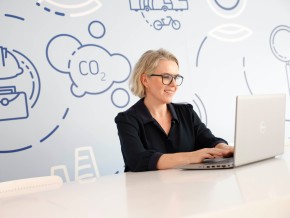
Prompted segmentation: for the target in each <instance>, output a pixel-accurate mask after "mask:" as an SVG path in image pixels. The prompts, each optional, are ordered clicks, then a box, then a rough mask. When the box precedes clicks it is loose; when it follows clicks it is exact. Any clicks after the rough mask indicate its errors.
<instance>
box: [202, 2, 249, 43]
mask: <svg viewBox="0 0 290 218" xmlns="http://www.w3.org/2000/svg"><path fill="white" fill-rule="evenodd" d="M207 3H208V5H209V6H210V8H211V9H212V10H213V11H214V12H215V13H216V14H217V15H218V16H220V17H222V18H226V19H232V18H235V17H237V16H239V15H240V14H241V13H242V12H243V11H244V9H245V7H246V3H247V1H246V0H235V1H223V2H222V3H221V2H219V1H218V0H207ZM208 34H209V36H211V37H213V38H215V39H217V40H220V41H225V42H237V41H242V40H244V39H246V38H248V37H249V36H251V35H252V30H250V29H249V28H247V27H244V26H242V25H239V24H234V23H227V24H222V25H219V26H217V27H215V28H213V29H212V30H210V31H209V33H208Z"/></svg>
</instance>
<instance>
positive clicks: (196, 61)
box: [195, 36, 207, 67]
mask: <svg viewBox="0 0 290 218" xmlns="http://www.w3.org/2000/svg"><path fill="white" fill-rule="evenodd" d="M206 40H207V36H206V37H204V39H203V40H202V42H201V44H200V45H199V48H198V51H197V55H196V60H195V66H196V67H198V62H199V57H200V52H201V48H202V47H203V44H204V43H205V41H206Z"/></svg>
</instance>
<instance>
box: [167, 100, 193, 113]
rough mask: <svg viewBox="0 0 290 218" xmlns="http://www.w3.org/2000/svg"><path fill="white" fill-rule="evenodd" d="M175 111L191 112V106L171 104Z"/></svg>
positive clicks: (185, 103)
mask: <svg viewBox="0 0 290 218" xmlns="http://www.w3.org/2000/svg"><path fill="white" fill-rule="evenodd" d="M171 105H172V106H173V107H174V109H175V110H179V111H193V106H192V105H191V104H189V103H187V102H184V103H172V104H171Z"/></svg>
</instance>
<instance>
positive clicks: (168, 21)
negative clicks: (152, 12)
mask: <svg viewBox="0 0 290 218" xmlns="http://www.w3.org/2000/svg"><path fill="white" fill-rule="evenodd" d="M164 26H172V28H173V29H175V30H178V29H180V26H181V24H180V22H179V21H178V20H174V19H173V18H172V17H171V16H166V18H162V19H161V20H155V21H154V23H153V27H154V28H155V29H156V30H161V29H162V27H164Z"/></svg>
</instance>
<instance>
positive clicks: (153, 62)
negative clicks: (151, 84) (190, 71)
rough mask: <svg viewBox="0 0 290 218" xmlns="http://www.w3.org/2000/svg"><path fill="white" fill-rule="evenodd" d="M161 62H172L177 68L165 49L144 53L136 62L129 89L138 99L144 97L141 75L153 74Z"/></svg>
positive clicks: (173, 57) (176, 61) (172, 57)
mask: <svg viewBox="0 0 290 218" xmlns="http://www.w3.org/2000/svg"><path fill="white" fill-rule="evenodd" d="M161 60H169V61H174V62H175V63H176V64H177V66H178V67H179V63H178V60H177V58H176V57H175V56H174V55H173V54H171V53H170V52H169V51H166V50H165V49H162V48H160V49H158V50H148V51H146V52H145V53H144V54H143V55H142V56H141V57H140V58H139V60H138V61H137V63H136V65H135V67H134V69H133V72H132V75H131V78H130V81H129V88H130V90H131V91H132V93H133V94H134V95H136V96H138V97H139V98H143V97H145V95H146V91H145V87H144V86H143V84H142V82H141V75H142V74H143V73H146V74H151V73H154V71H155V69H156V68H157V66H158V64H159V62H160V61H161Z"/></svg>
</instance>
